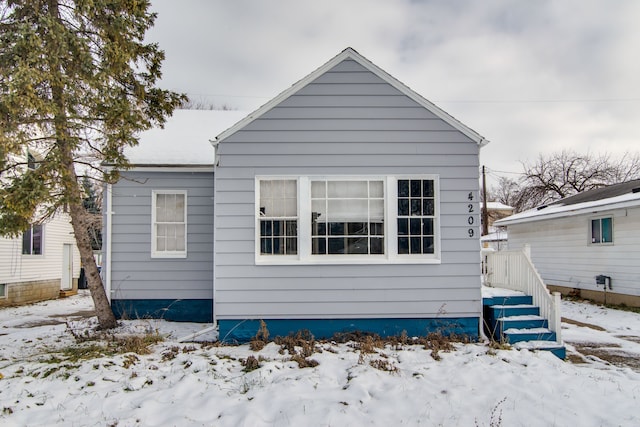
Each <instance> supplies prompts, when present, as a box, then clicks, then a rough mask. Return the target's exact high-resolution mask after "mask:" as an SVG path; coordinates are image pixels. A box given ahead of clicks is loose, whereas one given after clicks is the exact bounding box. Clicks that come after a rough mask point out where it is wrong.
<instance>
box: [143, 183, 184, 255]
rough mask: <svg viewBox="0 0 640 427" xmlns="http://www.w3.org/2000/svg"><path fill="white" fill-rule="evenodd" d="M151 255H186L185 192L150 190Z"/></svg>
mask: <svg viewBox="0 0 640 427" xmlns="http://www.w3.org/2000/svg"><path fill="white" fill-rule="evenodd" d="M152 199H153V206H152V210H151V216H152V218H151V221H152V230H151V234H152V236H151V255H152V256H153V257H157V258H184V257H186V256H187V192H186V191H180V190H155V191H153V192H152Z"/></svg>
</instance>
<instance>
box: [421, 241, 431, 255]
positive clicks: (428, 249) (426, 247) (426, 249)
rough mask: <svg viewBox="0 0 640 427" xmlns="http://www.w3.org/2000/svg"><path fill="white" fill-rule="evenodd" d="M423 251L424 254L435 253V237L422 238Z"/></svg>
mask: <svg viewBox="0 0 640 427" xmlns="http://www.w3.org/2000/svg"><path fill="white" fill-rule="evenodd" d="M422 253H423V254H432V253H433V237H423V238H422Z"/></svg>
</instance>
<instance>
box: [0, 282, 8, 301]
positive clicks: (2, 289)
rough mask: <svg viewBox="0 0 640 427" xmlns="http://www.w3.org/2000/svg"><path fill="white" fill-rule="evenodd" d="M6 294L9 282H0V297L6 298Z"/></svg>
mask: <svg viewBox="0 0 640 427" xmlns="http://www.w3.org/2000/svg"><path fill="white" fill-rule="evenodd" d="M8 294H9V284H8V283H0V299H7V295H8Z"/></svg>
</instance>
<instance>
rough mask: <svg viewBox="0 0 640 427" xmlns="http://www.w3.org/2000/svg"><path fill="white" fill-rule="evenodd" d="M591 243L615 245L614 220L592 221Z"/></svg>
mask: <svg viewBox="0 0 640 427" xmlns="http://www.w3.org/2000/svg"><path fill="white" fill-rule="evenodd" d="M591 243H595V244H602V243H613V218H611V217H608V218H598V219H592V220H591Z"/></svg>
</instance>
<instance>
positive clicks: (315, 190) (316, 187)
mask: <svg viewBox="0 0 640 427" xmlns="http://www.w3.org/2000/svg"><path fill="white" fill-rule="evenodd" d="M326 196H327V183H326V181H313V182H311V197H312V198H314V199H315V198H322V199H324V198H325V197H326Z"/></svg>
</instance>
